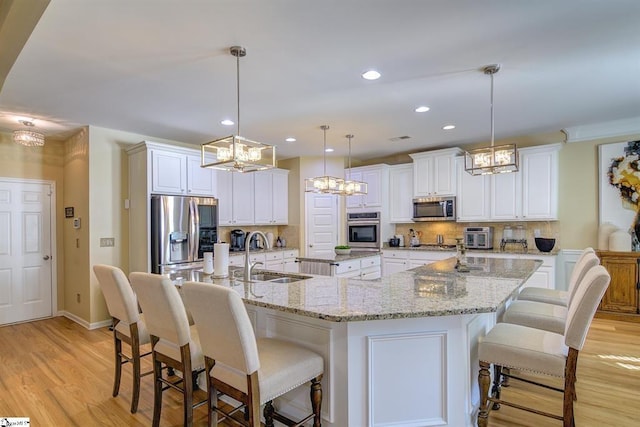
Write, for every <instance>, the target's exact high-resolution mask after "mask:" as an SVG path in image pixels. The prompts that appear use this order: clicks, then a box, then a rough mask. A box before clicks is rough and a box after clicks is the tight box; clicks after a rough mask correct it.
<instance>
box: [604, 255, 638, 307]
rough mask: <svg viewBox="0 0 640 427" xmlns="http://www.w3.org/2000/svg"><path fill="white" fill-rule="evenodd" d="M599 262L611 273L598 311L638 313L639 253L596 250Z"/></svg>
mask: <svg viewBox="0 0 640 427" xmlns="http://www.w3.org/2000/svg"><path fill="white" fill-rule="evenodd" d="M597 254H598V257H599V258H600V264H602V266H604V268H606V269H607V271H608V272H609V274H610V275H611V282H610V283H609V287H608V288H607V291H606V292H605V293H604V296H603V297H602V301H601V302H600V306H599V307H598V311H599V313H602V314H607V313H611V314H623V315H637V314H638V313H640V300H639V293H640V291H639V288H640V276H639V270H640V268H639V265H640V253H638V252H610V251H598V252H597Z"/></svg>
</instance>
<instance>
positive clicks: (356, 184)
mask: <svg viewBox="0 0 640 427" xmlns="http://www.w3.org/2000/svg"><path fill="white" fill-rule="evenodd" d="M345 137H346V138H347V139H349V169H347V171H348V172H347V179H346V180H345V181H344V184H343V188H342V191H341V192H340V194H342V195H345V196H358V195H365V194H367V190H368V189H367V183H366V182H363V181H354V180H351V138H353V135H352V134H349V135H345Z"/></svg>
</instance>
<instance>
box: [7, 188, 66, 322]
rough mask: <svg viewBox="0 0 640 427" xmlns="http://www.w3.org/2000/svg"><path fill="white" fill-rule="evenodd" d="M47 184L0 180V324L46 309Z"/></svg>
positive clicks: (48, 289)
mask: <svg viewBox="0 0 640 427" xmlns="http://www.w3.org/2000/svg"><path fill="white" fill-rule="evenodd" d="M51 193H52V190H51V186H50V185H48V184H41V183H27V182H18V181H0V324H7V323H15V322H23V321H26V320H32V319H38V318H42V317H49V316H51V315H52V314H53V313H52V304H51V298H52V283H53V282H52V266H51V263H52V260H51V245H52V242H51Z"/></svg>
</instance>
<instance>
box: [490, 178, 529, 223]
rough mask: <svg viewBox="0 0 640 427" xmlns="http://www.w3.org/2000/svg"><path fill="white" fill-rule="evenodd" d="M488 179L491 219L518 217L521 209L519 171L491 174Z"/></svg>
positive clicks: (512, 218)
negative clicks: (489, 184)
mask: <svg viewBox="0 0 640 427" xmlns="http://www.w3.org/2000/svg"><path fill="white" fill-rule="evenodd" d="M490 180H491V219H494V220H514V219H519V218H520V216H521V210H522V193H521V191H520V172H515V173H501V174H498V175H492V176H491V178H490Z"/></svg>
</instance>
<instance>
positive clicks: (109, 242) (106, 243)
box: [100, 237, 116, 248]
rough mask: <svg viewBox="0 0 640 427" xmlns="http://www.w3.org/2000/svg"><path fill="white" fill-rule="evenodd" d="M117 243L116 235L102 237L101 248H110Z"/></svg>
mask: <svg viewBox="0 0 640 427" xmlns="http://www.w3.org/2000/svg"><path fill="white" fill-rule="evenodd" d="M115 245H116V239H115V238H114V237H101V238H100V247H101V248H109V247H113V246H115Z"/></svg>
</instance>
